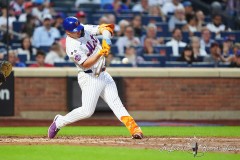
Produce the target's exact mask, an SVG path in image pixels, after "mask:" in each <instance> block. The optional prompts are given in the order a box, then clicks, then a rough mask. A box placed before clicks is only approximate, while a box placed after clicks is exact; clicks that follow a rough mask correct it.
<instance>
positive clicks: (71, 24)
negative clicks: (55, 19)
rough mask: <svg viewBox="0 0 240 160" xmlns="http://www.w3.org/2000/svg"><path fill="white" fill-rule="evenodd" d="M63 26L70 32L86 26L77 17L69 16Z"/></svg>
mask: <svg viewBox="0 0 240 160" xmlns="http://www.w3.org/2000/svg"><path fill="white" fill-rule="evenodd" d="M63 28H64V29H65V30H66V31H69V32H79V31H80V30H82V29H83V28H84V27H83V26H82V25H81V24H80V22H79V21H78V19H77V18H76V17H67V18H65V19H64V21H63Z"/></svg>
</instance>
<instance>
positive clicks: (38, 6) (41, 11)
mask: <svg viewBox="0 0 240 160" xmlns="http://www.w3.org/2000/svg"><path fill="white" fill-rule="evenodd" d="M34 6H35V7H33V9H32V14H33V16H35V17H36V19H37V20H38V23H37V25H39V24H40V23H41V22H42V17H43V15H46V14H50V10H49V8H47V7H45V6H44V0H34Z"/></svg>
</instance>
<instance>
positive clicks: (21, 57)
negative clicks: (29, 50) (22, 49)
mask: <svg viewBox="0 0 240 160" xmlns="http://www.w3.org/2000/svg"><path fill="white" fill-rule="evenodd" d="M18 58H19V60H20V62H23V63H25V62H26V61H27V55H26V54H18Z"/></svg>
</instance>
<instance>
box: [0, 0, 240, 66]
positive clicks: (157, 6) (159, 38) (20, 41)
mask: <svg viewBox="0 0 240 160" xmlns="http://www.w3.org/2000/svg"><path fill="white" fill-rule="evenodd" d="M230 1H231V0H229V2H226V4H225V7H222V8H221V10H220V11H221V12H214V13H211V12H209V14H207V15H206V14H204V12H203V11H202V10H201V9H200V8H198V7H197V6H194V5H193V3H192V2H191V1H190V0H104V1H103V0H91V1H90V0H75V1H73V0H71V1H68V4H70V5H69V6H64V7H62V8H61V6H58V3H59V4H60V2H59V1H54V0H12V1H11V2H10V4H9V6H7V5H6V4H4V3H1V4H0V9H1V10H0V13H1V14H0V39H1V42H0V60H1V59H4V58H6V59H8V60H9V61H10V62H11V63H12V64H13V65H14V66H15V67H53V66H55V63H63V64H64V63H65V64H68V63H69V64H70V63H71V62H70V61H69V59H68V57H67V56H66V53H65V45H64V42H65V37H66V35H65V32H64V29H63V27H62V23H63V20H64V18H65V17H66V16H75V17H77V18H78V19H79V21H80V22H81V23H82V24H88V23H90V24H95V25H98V24H103V23H114V24H115V30H114V37H113V39H112V41H113V46H112V49H111V54H110V55H109V57H108V58H107V63H108V64H107V65H108V66H111V64H114V63H116V64H121V59H122V58H124V57H126V58H128V59H129V64H131V66H133V67H138V66H140V65H139V64H141V63H146V62H151V63H153V64H154V63H159V67H164V66H165V64H166V61H173V62H174V61H176V62H178V63H177V64H179V63H181V62H183V63H187V64H188V65H189V66H191V64H194V63H204V64H212V66H213V67H218V66H220V64H223V65H224V64H225V65H224V66H226V67H240V60H239V59H240V31H239V30H236V29H235V27H232V28H231V27H230V26H228V25H227V24H225V23H224V19H223V17H224V16H223V12H224V13H226V14H227V16H229V15H231V16H235V17H238V16H240V14H239V13H240V12H239V8H238V9H237V8H235V7H234V6H233V4H232V3H234V2H232V1H231V2H232V3H230ZM236 1H237V2H238V0H236ZM71 2H72V3H71ZM89 3H90V4H89ZM216 3H217V2H216ZM66 4H67V3H66ZM239 4H240V3H239ZM87 5H89V6H91V5H96V6H97V5H98V6H99V8H96V9H94V10H91V11H88V10H87V9H84V6H87ZM236 5H237V4H236ZM67 7H69V8H68V10H66V8H67ZM71 7H72V8H71ZM230 8H233V9H232V10H230ZM7 11H8V13H7ZM230 11H232V12H230ZM7 14H8V29H9V32H8V33H9V34H6V33H7V32H6V30H7ZM99 38H100V39H101V36H100V37H99ZM7 44H9V45H10V47H9V48H8V51H9V52H8V57H6V51H7V49H6V47H7ZM149 56H152V59H149V58H146V57H149ZM151 63H148V64H151ZM69 64H68V65H69ZM122 65H123V66H124V64H122ZM63 66H64V65H63ZM70 66H71V65H70ZM150 66H151V65H150ZM166 66H167V65H166Z"/></svg>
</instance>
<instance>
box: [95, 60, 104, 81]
mask: <svg viewBox="0 0 240 160" xmlns="http://www.w3.org/2000/svg"><path fill="white" fill-rule="evenodd" d="M103 62H104V56H101V57H100V62H99V63H98V66H97V70H96V72H95V76H96V77H99V75H100V73H101V71H102V67H103Z"/></svg>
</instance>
